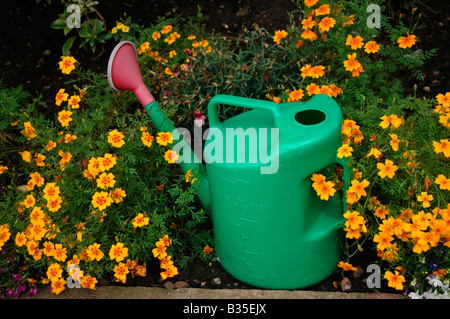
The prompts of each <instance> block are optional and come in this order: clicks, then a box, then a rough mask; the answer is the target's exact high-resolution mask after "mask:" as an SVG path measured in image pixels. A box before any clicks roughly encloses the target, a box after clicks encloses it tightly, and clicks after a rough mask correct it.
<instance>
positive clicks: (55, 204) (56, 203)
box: [47, 196, 62, 212]
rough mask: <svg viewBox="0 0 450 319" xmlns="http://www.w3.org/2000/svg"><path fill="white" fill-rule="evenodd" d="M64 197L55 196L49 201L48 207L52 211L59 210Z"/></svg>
mask: <svg viewBox="0 0 450 319" xmlns="http://www.w3.org/2000/svg"><path fill="white" fill-rule="evenodd" d="M61 203H62V198H61V197H59V196H53V197H52V198H50V199H49V200H48V201H47V208H48V210H49V211H51V212H57V211H58V210H59V209H60V208H61Z"/></svg>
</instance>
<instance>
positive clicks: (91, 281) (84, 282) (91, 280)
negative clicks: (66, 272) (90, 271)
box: [80, 275, 98, 290]
mask: <svg viewBox="0 0 450 319" xmlns="http://www.w3.org/2000/svg"><path fill="white" fill-rule="evenodd" d="M96 283H98V281H97V279H96V278H95V277H91V276H90V275H87V276H83V277H82V278H81V280H80V284H81V287H83V288H87V289H92V290H95V284H96Z"/></svg>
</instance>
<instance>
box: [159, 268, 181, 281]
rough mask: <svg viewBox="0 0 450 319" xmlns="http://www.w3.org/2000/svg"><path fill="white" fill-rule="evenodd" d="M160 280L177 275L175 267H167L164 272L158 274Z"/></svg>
mask: <svg viewBox="0 0 450 319" xmlns="http://www.w3.org/2000/svg"><path fill="white" fill-rule="evenodd" d="M160 275H161V278H162V279H166V278H170V277H174V276H176V275H178V269H177V267H168V268H167V269H166V271H164V272H161V273H160Z"/></svg>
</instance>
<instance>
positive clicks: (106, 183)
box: [97, 173, 116, 189]
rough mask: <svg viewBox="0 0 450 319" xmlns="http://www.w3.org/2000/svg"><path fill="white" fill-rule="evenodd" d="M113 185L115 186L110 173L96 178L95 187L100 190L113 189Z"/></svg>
mask: <svg viewBox="0 0 450 319" xmlns="http://www.w3.org/2000/svg"><path fill="white" fill-rule="evenodd" d="M114 184H116V180H115V179H114V175H113V174H112V173H108V174H106V173H102V174H101V175H100V176H99V177H98V178H97V187H99V188H102V189H107V188H109V187H114Z"/></svg>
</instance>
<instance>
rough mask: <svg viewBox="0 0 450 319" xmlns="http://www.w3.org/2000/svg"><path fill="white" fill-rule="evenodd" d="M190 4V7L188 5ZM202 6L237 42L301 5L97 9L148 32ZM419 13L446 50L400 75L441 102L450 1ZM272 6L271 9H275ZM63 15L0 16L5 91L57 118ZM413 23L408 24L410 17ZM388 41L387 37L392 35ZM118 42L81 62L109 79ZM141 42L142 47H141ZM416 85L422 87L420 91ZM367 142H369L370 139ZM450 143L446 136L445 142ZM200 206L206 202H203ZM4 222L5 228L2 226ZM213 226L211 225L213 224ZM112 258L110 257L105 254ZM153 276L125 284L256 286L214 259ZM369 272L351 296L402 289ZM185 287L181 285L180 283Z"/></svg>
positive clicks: (366, 258)
mask: <svg viewBox="0 0 450 319" xmlns="http://www.w3.org/2000/svg"><path fill="white" fill-rule="evenodd" d="M187 3H188V4H187ZM197 5H200V6H201V7H202V13H203V14H204V16H206V17H208V19H206V20H205V28H206V31H207V32H212V31H213V30H214V31H215V32H218V33H220V34H222V35H224V36H225V37H227V38H233V39H234V38H237V37H238V36H239V35H241V34H242V33H243V28H242V26H245V27H246V28H247V29H252V30H253V29H254V26H253V25H254V24H255V23H256V24H257V25H259V26H260V27H261V28H265V29H267V31H268V32H269V33H270V34H274V33H275V31H277V30H280V29H284V28H286V26H287V25H288V24H289V22H290V18H289V15H288V13H287V12H288V11H291V10H294V9H295V5H294V4H293V3H292V2H291V1H289V0H283V1H277V2H276V3H275V4H274V3H273V1H265V0H263V1H244V0H239V1H224V3H223V4H217V2H216V1H208V0H203V1H195V2H193V1H189V2H186V1H178V0H172V1H163V2H156V1H150V2H149V1H146V2H145V6H143V5H142V4H141V1H137V0H136V1H135V0H130V1H127V2H123V1H107V3H102V4H99V5H98V6H97V9H98V11H99V12H100V13H101V15H102V16H103V17H104V19H105V21H106V23H107V26H108V29H111V28H112V27H114V26H115V25H116V22H117V21H119V20H120V19H121V18H123V13H124V12H126V16H128V17H131V18H132V21H133V22H134V23H136V24H138V25H141V26H145V27H148V26H149V25H150V24H154V23H156V22H157V21H158V17H166V18H173V17H174V16H175V15H176V14H181V15H182V16H185V17H188V16H195V15H196V14H197V11H198V10H197ZM392 5H393V6H394V7H388V11H389V12H386V14H388V15H390V14H392V15H393V18H394V22H396V21H397V20H398V13H400V12H402V13H405V15H406V16H404V18H403V19H404V20H403V22H404V23H405V24H407V23H408V22H409V21H408V19H409V17H410V16H409V12H411V10H412V8H413V6H412V5H411V4H404V6H401V5H400V4H392ZM417 7H418V11H420V12H421V14H422V17H421V19H420V23H419V28H417V29H416V32H415V34H416V35H417V36H418V37H419V38H420V42H419V44H420V47H421V48H423V49H424V50H429V49H433V48H439V51H438V52H437V54H436V55H434V56H433V57H432V58H430V59H428V60H426V61H425V64H424V65H423V66H422V67H421V70H422V71H423V74H424V79H423V80H417V79H415V78H414V77H413V76H412V75H411V74H410V73H409V72H405V71H403V70H402V71H398V72H397V73H396V74H395V76H396V77H397V78H399V79H401V82H402V86H403V88H404V89H405V91H406V93H407V94H410V95H414V96H416V97H420V98H421V97H425V98H429V99H434V98H435V97H436V95H437V94H439V93H445V92H449V91H450V82H449V77H450V72H449V69H450V52H448V50H446V49H445V45H446V43H447V41H448V32H449V31H448V30H449V24H450V17H449V16H448V12H450V4H449V3H446V4H442V3H441V1H438V0H434V1H427V2H426V3H425V2H424V3H422V2H417ZM269 8H270V9H269ZM62 11H63V8H62V6H61V4H60V3H57V2H55V3H53V4H52V5H51V6H49V5H47V4H46V2H45V1H41V2H40V3H39V4H37V3H36V1H30V3H28V5H27V6H25V5H24V6H20V7H17V6H16V5H15V4H14V3H13V2H9V3H7V4H5V5H4V8H3V10H2V11H1V15H2V18H3V19H2V21H6V22H7V32H8V38H9V39H10V41H9V42H6V41H4V42H2V44H1V50H0V61H1V67H2V74H3V84H4V86H5V87H16V86H18V85H22V86H23V89H24V91H27V92H30V93H31V94H32V95H33V96H34V94H35V93H39V94H42V97H43V100H44V101H45V102H46V104H47V107H45V108H43V107H41V106H40V107H39V108H38V110H39V111H41V112H45V115H46V116H48V117H52V116H54V114H55V112H58V111H59V110H60V108H58V107H57V106H55V103H54V101H55V92H57V91H58V90H59V89H60V88H62V87H67V86H66V82H67V77H66V76H65V75H63V74H61V71H60V70H59V69H58V64H57V63H58V62H59V61H60V57H61V46H62V44H63V43H64V42H65V40H66V37H64V35H63V33H62V31H61V30H54V29H51V28H50V24H51V22H52V21H53V20H55V19H56V17H57V16H58V14H59V13H61V12H62ZM405 19H406V20H405ZM386 39H387V38H386ZM115 44H116V43H115V42H114V41H108V42H107V43H106V44H105V45H104V46H99V47H98V50H97V51H96V52H95V53H93V52H92V51H90V49H89V48H87V49H86V50H81V49H78V50H77V55H76V58H77V60H78V61H79V63H80V65H81V66H82V67H83V69H85V70H92V71H93V72H98V73H100V74H105V71H106V67H107V62H108V57H109V54H110V52H111V51H112V49H113V47H114V45H115ZM136 45H139V44H136ZM414 85H417V89H414ZM367 138H368V137H367ZM442 138H445V137H442ZM196 209H200V205H198V203H197V205H196ZM0 224H1V223H0ZM209 226H210V225H209ZM371 245H372V246H373V244H372V243H370V244H369V243H368V242H366V243H365V245H363V253H360V254H356V255H355V256H354V257H353V258H352V259H350V262H351V264H352V265H353V266H355V267H357V266H358V267H360V268H361V269H362V270H366V268H367V266H368V265H369V264H371V263H373V262H374V261H375V260H376V259H377V255H376V252H375V251H374V249H373V247H372V246H371ZM104 252H105V255H106V253H107V252H106V251H104ZM147 274H148V275H147V276H146V277H139V276H136V277H134V278H131V277H129V278H127V282H126V283H125V285H129V286H136V285H137V286H159V285H161V286H164V285H165V286H166V287H167V288H169V289H170V288H172V286H171V285H170V284H167V282H169V281H170V282H173V283H175V282H176V281H179V282H182V283H183V282H184V283H187V284H188V285H189V286H190V287H195V288H205V289H221V288H232V289H249V288H252V287H250V286H249V285H247V284H245V283H242V282H240V281H238V280H236V279H235V278H233V277H232V276H230V275H229V274H228V273H227V272H226V271H225V270H224V269H223V268H222V267H221V266H220V264H219V263H218V262H217V261H215V260H212V261H211V262H210V264H209V265H208V263H207V262H205V261H203V260H200V259H195V261H194V262H193V263H190V264H188V265H187V266H186V267H185V268H184V269H183V271H182V272H180V273H179V274H178V275H177V276H175V277H174V278H170V279H167V280H165V281H164V280H160V278H159V276H157V275H156V274H159V262H158V261H157V260H154V261H153V262H152V263H149V264H147ZM367 275H368V274H367V273H366V272H364V273H363V274H362V275H355V272H353V271H348V272H345V276H347V277H348V278H349V279H350V281H351V283H352V286H351V288H350V289H348V290H347V291H352V292H374V293H376V292H396V291H395V290H394V289H392V288H389V287H388V286H387V282H386V281H385V280H383V281H382V282H381V284H382V286H381V288H379V289H370V288H368V286H367V285H366V282H365V280H366V278H367ZM342 277H343V275H342V272H341V271H340V270H338V271H336V272H335V273H334V274H332V275H331V276H330V277H329V278H328V279H326V280H325V281H323V282H322V283H319V284H317V285H315V286H313V287H309V288H307V289H309V290H316V291H342V286H341V281H342ZM116 284H117V285H123V284H122V283H117V282H115V278H114V277H113V276H112V275H111V276H110V277H107V276H106V277H105V278H103V279H102V280H100V281H99V283H98V285H116ZM178 284H180V283H178Z"/></svg>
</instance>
